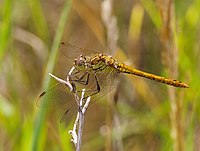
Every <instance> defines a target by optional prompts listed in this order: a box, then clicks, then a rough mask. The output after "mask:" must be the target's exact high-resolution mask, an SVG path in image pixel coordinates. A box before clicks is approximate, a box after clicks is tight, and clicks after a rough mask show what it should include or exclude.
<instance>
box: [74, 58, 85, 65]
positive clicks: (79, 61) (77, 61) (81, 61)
mask: <svg viewBox="0 0 200 151" xmlns="http://www.w3.org/2000/svg"><path fill="white" fill-rule="evenodd" d="M84 63H85V59H84V58H83V56H80V57H78V58H77V59H75V60H74V64H75V65H77V66H82V65H84Z"/></svg>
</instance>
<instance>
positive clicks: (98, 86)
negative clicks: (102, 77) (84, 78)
mask: <svg viewBox="0 0 200 151" xmlns="http://www.w3.org/2000/svg"><path fill="white" fill-rule="evenodd" d="M94 77H95V82H96V89H89V90H85V92H86V93H90V94H88V95H86V96H85V97H84V99H85V98H87V97H88V96H93V95H95V94H97V93H99V92H100V85H99V82H98V79H97V76H96V75H94ZM88 80H89V78H88ZM77 92H82V90H78V91H77Z"/></svg>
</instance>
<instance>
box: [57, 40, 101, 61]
mask: <svg viewBox="0 0 200 151" xmlns="http://www.w3.org/2000/svg"><path fill="white" fill-rule="evenodd" d="M60 51H61V53H62V54H63V55H64V56H65V57H67V58H68V59H71V60H73V61H74V59H76V58H77V57H79V56H80V55H90V56H91V55H95V54H98V53H100V52H99V51H97V50H94V49H87V48H81V47H78V46H75V45H71V44H69V43H65V42H62V43H61V44H60Z"/></svg>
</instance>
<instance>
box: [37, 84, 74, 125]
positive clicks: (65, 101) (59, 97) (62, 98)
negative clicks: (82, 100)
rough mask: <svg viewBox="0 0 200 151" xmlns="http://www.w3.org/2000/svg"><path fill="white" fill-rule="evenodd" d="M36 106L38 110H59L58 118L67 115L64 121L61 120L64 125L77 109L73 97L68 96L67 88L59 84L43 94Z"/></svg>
mask: <svg viewBox="0 0 200 151" xmlns="http://www.w3.org/2000/svg"><path fill="white" fill-rule="evenodd" d="M36 105H37V106H38V107H40V108H46V107H50V106H53V107H55V109H59V112H60V117H62V116H63V115H64V114H66V113H67V116H65V119H63V117H62V118H61V122H64V121H65V122H66V123H69V121H70V120H71V118H72V117H73V116H74V115H75V114H76V113H77V109H78V108H77V105H76V102H75V100H74V98H73V95H70V92H69V88H68V87H67V86H65V85H64V84H61V83H58V84H56V85H55V86H53V87H51V88H50V89H48V90H47V91H46V92H43V93H42V94H41V95H40V96H39V98H38V100H37V102H36Z"/></svg>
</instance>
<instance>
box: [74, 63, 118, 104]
mask: <svg viewBox="0 0 200 151" xmlns="http://www.w3.org/2000/svg"><path fill="white" fill-rule="evenodd" d="M85 72H88V71H80V72H79V75H74V76H76V78H79V77H82V75H84V73H85ZM89 74H90V76H89V78H88V83H87V84H82V83H80V81H79V82H75V85H76V88H77V91H78V92H79V96H80V95H81V92H82V89H83V88H84V89H86V90H85V97H88V96H92V99H91V102H94V101H93V100H99V99H100V98H102V96H104V95H105V94H108V93H109V92H110V91H111V90H112V89H113V88H115V87H116V86H117V85H118V83H119V80H120V74H119V72H118V71H117V70H115V69H113V68H111V67H109V66H107V67H106V68H105V69H104V70H102V71H99V72H95V73H94V72H90V73H89ZM95 76H96V77H95ZM86 78H87V77H86ZM82 80H83V81H87V80H86V79H82ZM97 85H99V87H100V91H99V92H98V91H97ZM97 92H98V93H97Z"/></svg>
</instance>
